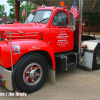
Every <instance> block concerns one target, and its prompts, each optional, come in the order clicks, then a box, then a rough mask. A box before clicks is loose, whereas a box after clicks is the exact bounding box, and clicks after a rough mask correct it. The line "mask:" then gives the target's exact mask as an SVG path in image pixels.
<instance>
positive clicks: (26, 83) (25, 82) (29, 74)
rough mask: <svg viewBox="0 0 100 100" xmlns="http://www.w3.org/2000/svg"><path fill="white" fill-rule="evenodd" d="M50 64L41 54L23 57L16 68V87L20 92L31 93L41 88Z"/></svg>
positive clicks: (14, 77)
mask: <svg viewBox="0 0 100 100" xmlns="http://www.w3.org/2000/svg"><path fill="white" fill-rule="evenodd" d="M47 69H48V64H47V62H46V60H45V58H44V57H43V56H41V55H40V54H32V55H28V56H26V57H25V58H23V59H22V60H21V61H20V62H19V63H18V64H17V65H16V66H15V68H14V72H13V80H14V87H15V89H17V90H18V91H20V92H26V93H31V92H35V91H37V90H38V89H40V88H41V87H42V86H43V84H44V83H45V81H46V79H47V72H48V70H47Z"/></svg>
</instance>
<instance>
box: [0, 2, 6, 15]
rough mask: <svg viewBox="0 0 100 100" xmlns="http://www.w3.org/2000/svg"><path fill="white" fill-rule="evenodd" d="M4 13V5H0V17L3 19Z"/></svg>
mask: <svg viewBox="0 0 100 100" xmlns="http://www.w3.org/2000/svg"><path fill="white" fill-rule="evenodd" d="M4 11H5V5H1V4H0V17H3V15H4Z"/></svg>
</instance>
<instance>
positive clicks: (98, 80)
mask: <svg viewBox="0 0 100 100" xmlns="http://www.w3.org/2000/svg"><path fill="white" fill-rule="evenodd" d="M99 75H100V70H97V71H91V70H86V69H82V68H79V67H76V68H73V67H71V68H70V69H69V70H68V71H66V72H63V71H59V72H57V73H56V81H57V82H56V84H55V85H53V84H51V83H50V82H49V80H47V81H46V83H45V84H44V86H43V87H42V88H41V89H40V90H39V91H37V92H34V93H31V94H28V95H27V96H26V97H23V98H21V100H99V99H100V76H99ZM6 92H10V91H8V90H6V89H5V88H4V87H3V86H1V87H0V93H6ZM2 99H3V100H6V99H9V100H16V99H20V97H16V96H13V97H9V96H6V97H5V96H4V97H3V96H0V100H2Z"/></svg>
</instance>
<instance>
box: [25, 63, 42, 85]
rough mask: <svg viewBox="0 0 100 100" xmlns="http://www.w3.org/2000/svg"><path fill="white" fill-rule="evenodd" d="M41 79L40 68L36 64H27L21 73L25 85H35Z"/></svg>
mask: <svg viewBox="0 0 100 100" xmlns="http://www.w3.org/2000/svg"><path fill="white" fill-rule="evenodd" d="M41 78H42V67H41V65H40V64H38V63H31V64H29V65H28V66H27V67H26V68H25V70H24V72H23V80H24V82H25V83H26V84H27V85H31V86H32V85H35V84H37V83H38V82H39V81H40V80H41Z"/></svg>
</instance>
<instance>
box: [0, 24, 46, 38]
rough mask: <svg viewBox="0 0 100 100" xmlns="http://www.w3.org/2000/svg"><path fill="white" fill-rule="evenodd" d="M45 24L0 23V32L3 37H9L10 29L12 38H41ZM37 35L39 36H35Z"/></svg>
mask: <svg viewBox="0 0 100 100" xmlns="http://www.w3.org/2000/svg"><path fill="white" fill-rule="evenodd" d="M44 27H45V24H41V23H29V24H20V23H17V24H5V25H0V32H2V33H3V38H9V32H10V31H11V37H12V38H39V39H40V38H41V34H42V35H43V28H44ZM37 36H39V37H37Z"/></svg>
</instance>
